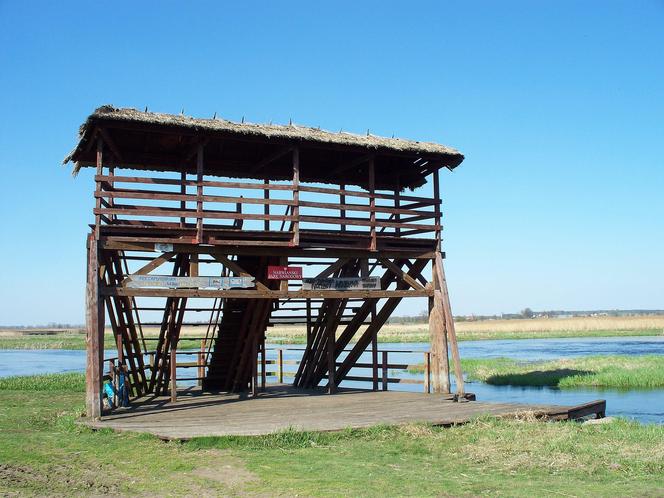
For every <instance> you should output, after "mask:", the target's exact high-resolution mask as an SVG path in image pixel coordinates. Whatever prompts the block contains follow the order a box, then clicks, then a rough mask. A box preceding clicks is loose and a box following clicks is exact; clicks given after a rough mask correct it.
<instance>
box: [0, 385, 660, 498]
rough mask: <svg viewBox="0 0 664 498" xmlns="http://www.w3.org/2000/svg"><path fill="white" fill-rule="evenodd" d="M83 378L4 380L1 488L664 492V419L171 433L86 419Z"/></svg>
mask: <svg viewBox="0 0 664 498" xmlns="http://www.w3.org/2000/svg"><path fill="white" fill-rule="evenodd" d="M44 377H48V378H49V379H48V380H45V379H44ZM57 377H62V379H60V380H58V379H57ZM5 380H6V379H5ZM55 387H57V389H55ZM10 388H11V389H10ZM79 388H80V383H77V381H76V380H75V379H74V378H72V377H71V374H60V375H54V376H36V377H31V378H26V379H25V380H24V381H20V380H18V379H16V378H14V379H12V380H11V383H7V384H4V385H3V387H2V389H0V495H10V496H13V495H67V496H77V495H85V496H89V495H114V496H117V495H161V496H191V495H200V496H207V495H231V496H233V495H246V494H248V495H270V496H275V495H277V496H281V495H285V496H294V495H300V496H478V495H482V496H486V495H490V496H528V497H531V496H559V495H561V494H562V495H573V496H628V495H629V496H635V495H638V496H656V495H662V494H663V493H664V426H658V425H640V424H637V423H632V422H627V421H624V420H618V421H615V422H613V423H609V424H604V425H581V424H578V423H567V422H566V423H543V422H536V421H524V420H521V421H516V420H500V419H493V418H481V419H477V420H474V421H473V422H471V423H469V424H467V425H464V426H457V427H452V428H447V429H441V428H434V427H430V426H427V425H408V426H402V427H386V426H377V427H372V428H369V429H362V430H345V431H340V432H332V433H318V432H298V431H296V430H287V431H283V432H280V433H276V434H271V435H268V436H260V437H214V438H197V439H193V440H191V441H189V442H186V443H179V442H170V443H167V442H163V441H160V440H158V439H157V438H154V437H152V436H148V435H138V434H130V433H113V432H111V431H109V430H102V431H91V430H89V429H87V428H85V427H83V426H80V425H78V424H77V423H76V419H77V417H79V416H80V414H81V413H82V410H83V393H81V392H79ZM247 402H250V401H247ZM275 416H279V415H278V414H275Z"/></svg>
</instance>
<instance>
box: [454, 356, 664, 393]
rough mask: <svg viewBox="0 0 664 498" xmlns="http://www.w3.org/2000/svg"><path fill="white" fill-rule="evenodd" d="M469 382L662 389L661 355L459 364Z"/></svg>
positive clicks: (663, 378)
mask: <svg viewBox="0 0 664 498" xmlns="http://www.w3.org/2000/svg"><path fill="white" fill-rule="evenodd" d="M462 365H463V370H464V372H466V373H467V375H468V379H469V380H475V381H481V382H486V383H487V384H493V385H512V386H555V387H569V388H574V387H606V388H616V389H638V388H642V389H658V388H664V355H648V356H620V355H615V356H585V357H579V358H568V359H560V360H555V361H542V362H520V361H517V360H512V359H508V358H497V359H466V360H462Z"/></svg>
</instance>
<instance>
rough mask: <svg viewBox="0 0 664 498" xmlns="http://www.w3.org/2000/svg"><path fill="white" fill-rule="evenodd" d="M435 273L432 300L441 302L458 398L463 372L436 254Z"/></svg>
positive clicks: (448, 301) (461, 389)
mask: <svg viewBox="0 0 664 498" xmlns="http://www.w3.org/2000/svg"><path fill="white" fill-rule="evenodd" d="M435 272H436V278H437V279H438V284H439V285H440V290H436V291H435V295H434V299H435V298H436V297H437V298H439V299H440V301H441V308H442V314H443V320H444V322H445V329H446V331H447V339H448V343H449V347H450V351H451V353H452V363H453V364H454V377H455V379H456V391H457V394H458V395H459V396H463V395H464V393H465V388H464V383H463V371H462V369H461V358H460V356H459V345H458V342H457V336H456V331H455V329H454V317H453V316H452V308H451V306H450V297H449V294H448V292H447V280H445V270H444V268H443V258H442V257H441V255H440V254H439V253H438V254H436V260H435Z"/></svg>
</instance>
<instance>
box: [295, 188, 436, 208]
mask: <svg viewBox="0 0 664 498" xmlns="http://www.w3.org/2000/svg"><path fill="white" fill-rule="evenodd" d="M300 191H301V192H313V193H318V194H331V195H345V196H347V197H363V198H366V199H370V198H371V197H372V194H370V193H369V192H366V191H359V190H347V189H338V188H329V187H312V186H309V185H300ZM397 197H398V198H399V199H400V200H402V201H413V202H421V203H422V204H426V205H431V206H433V205H436V204H440V203H441V201H440V200H435V199H431V198H427V197H417V196H413V195H401V194H399V195H398V196H397V195H395V194H383V193H379V192H376V193H374V194H373V198H374V199H390V200H392V199H395V198H397Z"/></svg>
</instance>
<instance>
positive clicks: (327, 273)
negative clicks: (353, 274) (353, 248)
mask: <svg viewBox="0 0 664 498" xmlns="http://www.w3.org/2000/svg"><path fill="white" fill-rule="evenodd" d="M348 261H350V260H349V259H347V258H339V259H337V260H336V261H335V262H334V263H332V264H331V265H330V266H328V267H327V268H325V269H324V270H323V271H322V272H320V273H319V274H318V275H316V277H315V278H326V277H329V276H330V275H332V274H333V273H334V272H336V271H338V270H340V269H341V268H342V267H343V266H344V265H346V264H347V263H348Z"/></svg>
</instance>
